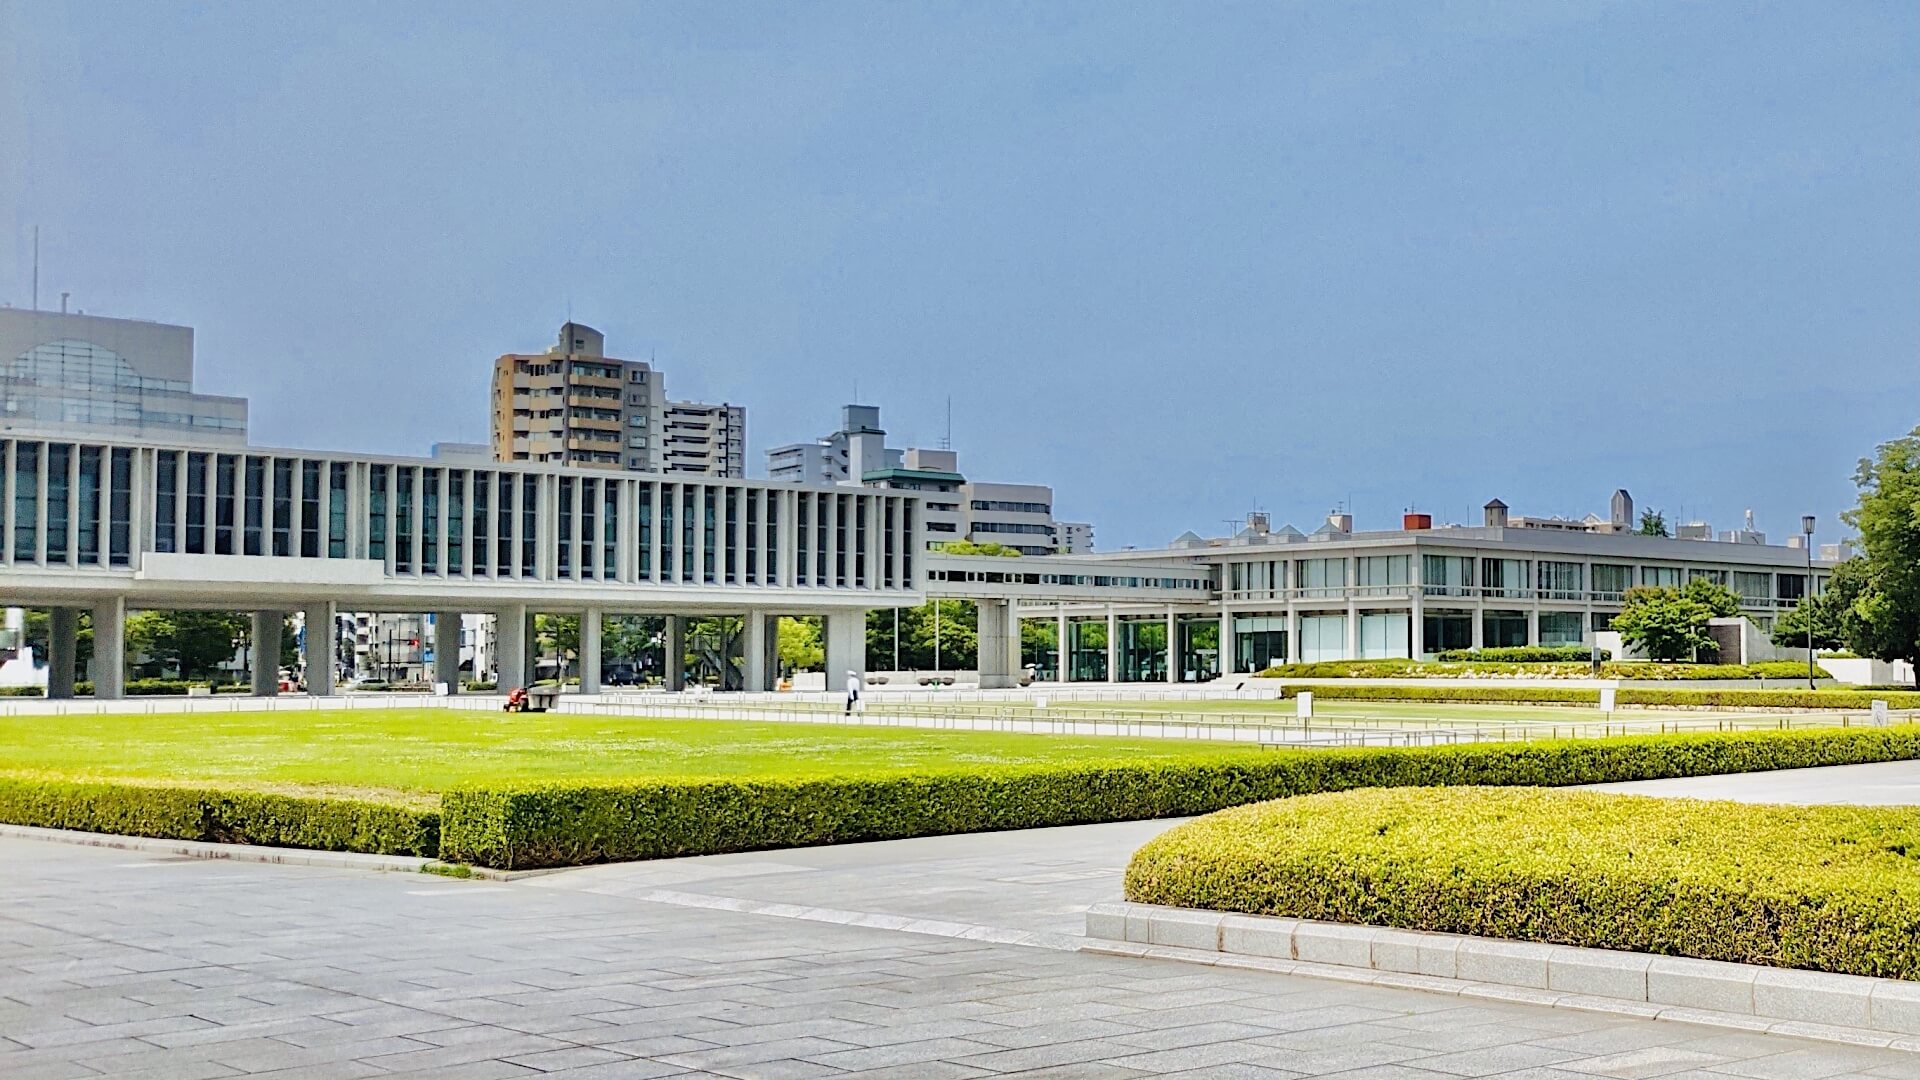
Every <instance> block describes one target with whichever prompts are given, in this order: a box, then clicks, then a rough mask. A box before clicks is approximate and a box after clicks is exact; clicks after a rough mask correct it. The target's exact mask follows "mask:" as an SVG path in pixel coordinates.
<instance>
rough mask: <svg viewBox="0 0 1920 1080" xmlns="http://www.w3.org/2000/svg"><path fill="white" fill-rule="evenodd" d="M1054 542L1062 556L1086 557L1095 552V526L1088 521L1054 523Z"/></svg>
mask: <svg viewBox="0 0 1920 1080" xmlns="http://www.w3.org/2000/svg"><path fill="white" fill-rule="evenodd" d="M1053 541H1054V543H1055V544H1057V545H1059V548H1060V554H1062V555H1086V554H1089V553H1091V552H1092V551H1093V525H1092V523H1091V522H1086V521H1059V522H1055V523H1054V532H1053Z"/></svg>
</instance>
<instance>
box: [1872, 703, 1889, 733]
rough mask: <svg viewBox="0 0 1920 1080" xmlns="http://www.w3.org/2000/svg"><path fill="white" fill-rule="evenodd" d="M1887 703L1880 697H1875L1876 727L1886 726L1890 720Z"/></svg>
mask: <svg viewBox="0 0 1920 1080" xmlns="http://www.w3.org/2000/svg"><path fill="white" fill-rule="evenodd" d="M1888 719H1889V718H1888V716H1887V703H1886V702H1884V701H1881V700H1880V699H1879V698H1875V699H1873V723H1874V726H1875V727H1885V726H1886V725H1887V721H1888Z"/></svg>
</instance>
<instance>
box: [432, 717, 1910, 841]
mask: <svg viewBox="0 0 1920 1080" xmlns="http://www.w3.org/2000/svg"><path fill="white" fill-rule="evenodd" d="M1912 758H1920V727H1916V726H1911V725H1901V726H1896V727H1884V728H1865V729H1851V730H1824V731H1774V732H1742V733H1735V734H1709V735H1668V736H1636V737H1630V738H1615V739H1591V740H1566V741H1542V742H1532V743H1493V744H1480V745H1474V746H1458V747H1415V748H1381V749H1354V750H1258V751H1255V750H1250V751H1249V752H1248V753H1247V754H1246V755H1244V756H1235V757H1231V758H1224V759H1223V758H1212V759H1196V760H1194V761H1181V762H1170V763H1155V764H1146V763H1137V764H1114V763H1096V764H1073V765H1064V766H1031V767H1020V768H995V769H973V770H954V771H949V772H942V773H931V774H920V775H911V776H902V775H898V774H887V775H874V776H858V775H856V776H844V777H828V778H822V779H812V780H774V779H759V778H743V779H738V780H729V779H715V780H704V779H703V780H676V779H665V780H659V781H647V782H638V783H628V784H604V783H599V784H550V785H534V786H527V787H519V788H461V789H455V790H452V791H449V792H447V793H446V794H445V795H444V796H443V797H442V801H441V830H442V832H441V851H440V857H441V858H442V859H444V860H446V861H448V862H465V863H472V864H475V865H478V866H490V867H496V868H499V869H504V870H519V869H528V868H535V867H549V866H573V865H579V864H583V863H594V862H614V861H620V860H627V859H652V858H666V857H672V856H681V855H708V854H718V853H721V852H729V851H751V850H757V849H764V848H776V847H795V846H802V845H810V844H836V843H852V842H858V841H868V840H890V839H898V838H902V837H910V836H929V835H937V834H944V833H957V832H982V831H987V830H994V829H1027V828H1040V827H1045V826H1055V825H1074V824H1083V823H1088V822H1099V821H1127V820H1138V819H1144V818H1158V817H1173V816H1178V815H1185V814H1200V813H1207V812H1210V811H1214V810H1219V809H1223V808H1225V807H1229V806H1239V805H1243V804H1246V803H1251V802H1260V801H1263V800H1266V799H1277V798H1284V797H1287V796H1293V795H1302V794H1309V793H1314V792H1322V791H1341V790H1347V789H1351V788H1361V787H1431V786H1440V785H1463V784H1464V785H1487V784H1528V785H1542V786H1559V785H1565V784H1588V783H1601V782H1606V781H1621V780H1648V779H1657V778H1660V777H1670V776H1700V775H1709V774H1715V773H1730V772H1752V771H1759V770H1767V769H1793V768H1808V767H1812V766H1818V765H1847V764H1858V763H1861V762H1869V761H1889V760H1905V759H1912Z"/></svg>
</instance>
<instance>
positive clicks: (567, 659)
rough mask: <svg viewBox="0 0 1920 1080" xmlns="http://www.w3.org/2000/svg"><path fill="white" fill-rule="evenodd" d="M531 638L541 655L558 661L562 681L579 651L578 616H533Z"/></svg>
mask: <svg viewBox="0 0 1920 1080" xmlns="http://www.w3.org/2000/svg"><path fill="white" fill-rule="evenodd" d="M533 640H534V647H535V648H537V649H539V650H540V655H541V656H550V657H552V658H553V659H554V660H556V661H558V663H559V670H560V679H561V681H563V682H564V681H565V680H566V677H567V674H568V672H569V671H570V670H571V668H572V663H573V658H574V657H575V656H577V655H579V653H580V616H578V615H536V616H534V619H533Z"/></svg>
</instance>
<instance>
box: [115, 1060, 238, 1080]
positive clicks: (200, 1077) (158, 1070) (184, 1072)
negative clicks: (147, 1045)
mask: <svg viewBox="0 0 1920 1080" xmlns="http://www.w3.org/2000/svg"><path fill="white" fill-rule="evenodd" d="M105 1075H108V1076H111V1077H113V1078H114V1080H224V1078H225V1077H229V1076H241V1075H244V1074H243V1073H242V1072H241V1071H240V1070H239V1069H232V1068H228V1067H227V1066H225V1065H222V1064H220V1063H219V1062H215V1061H205V1060H193V1059H187V1058H183V1059H179V1060H175V1061H168V1062H164V1063H160V1064H154V1065H148V1066H146V1067H144V1068H138V1069H126V1070H116V1071H114V1072H110V1073H106V1074H105Z"/></svg>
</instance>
